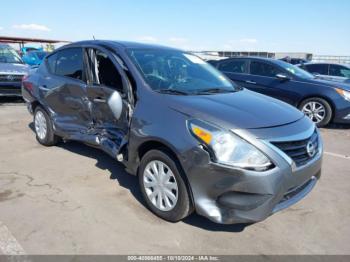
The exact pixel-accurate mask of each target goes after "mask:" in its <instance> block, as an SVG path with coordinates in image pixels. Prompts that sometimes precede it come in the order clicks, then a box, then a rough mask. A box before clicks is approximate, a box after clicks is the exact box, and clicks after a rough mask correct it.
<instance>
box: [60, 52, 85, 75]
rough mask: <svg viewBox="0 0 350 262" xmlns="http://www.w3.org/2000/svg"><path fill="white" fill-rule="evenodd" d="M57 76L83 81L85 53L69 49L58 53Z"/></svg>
mask: <svg viewBox="0 0 350 262" xmlns="http://www.w3.org/2000/svg"><path fill="white" fill-rule="evenodd" d="M55 72H56V75H60V76H65V77H70V78H74V79H79V80H83V52H82V49H81V48H69V49H64V50H62V51H59V52H57V62H56V70H55Z"/></svg>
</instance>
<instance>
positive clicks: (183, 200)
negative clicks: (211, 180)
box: [138, 150, 193, 222]
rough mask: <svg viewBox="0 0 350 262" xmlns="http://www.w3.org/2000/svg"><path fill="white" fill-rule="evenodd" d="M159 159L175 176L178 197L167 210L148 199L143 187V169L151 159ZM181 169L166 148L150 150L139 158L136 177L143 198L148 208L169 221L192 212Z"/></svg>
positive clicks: (180, 218) (177, 219)
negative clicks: (159, 207) (161, 208)
mask: <svg viewBox="0 0 350 262" xmlns="http://www.w3.org/2000/svg"><path fill="white" fill-rule="evenodd" d="M154 160H157V161H161V162H163V163H165V164H166V165H167V166H168V167H169V168H170V169H171V171H172V173H173V174H174V176H175V179H176V182H177V186H178V199H177V202H176V204H175V206H174V207H173V208H172V209H171V210H169V211H163V210H160V209H158V208H157V207H156V206H155V205H153V204H152V202H151V201H150V200H149V198H148V196H147V194H146V191H145V187H144V182H143V179H144V170H145V168H146V166H147V164H148V163H150V162H151V161H154ZM181 172H182V169H181V167H180V166H179V164H178V163H177V161H176V159H174V158H173V157H172V156H171V154H169V153H168V152H167V151H166V150H162V151H160V150H150V151H148V152H147V153H146V154H145V155H144V156H143V157H142V159H141V163H140V167H139V171H138V178H139V186H140V190H141V193H142V195H143V198H144V199H145V201H146V203H147V206H148V208H149V209H150V210H151V211H152V212H153V213H154V214H156V215H157V216H159V217H160V218H163V219H165V220H167V221H170V222H177V221H180V220H182V219H183V218H185V217H187V216H189V215H190V214H191V213H192V212H193V205H192V201H191V198H190V194H189V190H188V189H187V186H186V182H185V180H184V178H183V176H182V175H181Z"/></svg>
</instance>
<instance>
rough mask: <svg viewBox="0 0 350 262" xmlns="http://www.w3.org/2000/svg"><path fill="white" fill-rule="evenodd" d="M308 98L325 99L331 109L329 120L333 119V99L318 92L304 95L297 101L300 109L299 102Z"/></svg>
mask: <svg viewBox="0 0 350 262" xmlns="http://www.w3.org/2000/svg"><path fill="white" fill-rule="evenodd" d="M310 98H321V99H323V100H325V101H326V102H327V103H328V104H329V105H330V107H331V109H332V116H331V120H330V121H333V118H334V115H335V105H334V103H333V101H332V100H331V99H330V98H329V97H327V96H323V95H320V94H315V95H308V96H305V97H303V98H302V99H300V101H299V102H298V108H299V109H300V106H301V104H302V103H303V102H304V101H305V100H307V99H310Z"/></svg>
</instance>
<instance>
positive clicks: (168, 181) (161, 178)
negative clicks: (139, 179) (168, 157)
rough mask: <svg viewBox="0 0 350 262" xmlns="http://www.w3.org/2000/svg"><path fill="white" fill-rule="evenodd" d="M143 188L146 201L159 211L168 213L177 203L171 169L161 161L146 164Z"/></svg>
mask: <svg viewBox="0 0 350 262" xmlns="http://www.w3.org/2000/svg"><path fill="white" fill-rule="evenodd" d="M143 186H144V189H145V191H146V194H147V197H148V199H149V200H150V201H151V203H152V204H153V205H154V206H155V207H156V208H158V209H159V210H161V211H170V210H171V209H173V208H174V207H175V205H176V203H177V199H178V192H179V190H178V186H177V182H176V179H175V176H174V174H173V172H172V171H171V169H170V168H169V167H168V166H167V165H166V164H165V163H163V162H162V161H159V160H154V161H151V162H150V163H148V165H147V166H146V168H145V171H144V173H143Z"/></svg>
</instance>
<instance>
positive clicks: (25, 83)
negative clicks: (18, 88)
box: [22, 75, 33, 92]
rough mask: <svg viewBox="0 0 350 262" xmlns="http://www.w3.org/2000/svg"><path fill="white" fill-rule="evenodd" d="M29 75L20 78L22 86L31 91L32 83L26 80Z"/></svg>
mask: <svg viewBox="0 0 350 262" xmlns="http://www.w3.org/2000/svg"><path fill="white" fill-rule="evenodd" d="M28 78H29V76H28V75H25V76H23V78H22V86H23V87H24V88H25V89H27V90H28V91H29V92H32V91H33V84H32V83H31V82H29V81H28Z"/></svg>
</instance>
